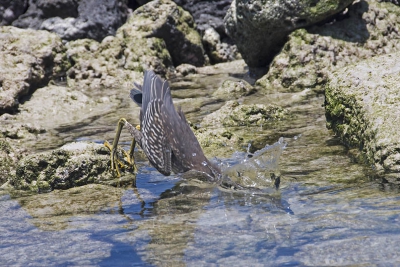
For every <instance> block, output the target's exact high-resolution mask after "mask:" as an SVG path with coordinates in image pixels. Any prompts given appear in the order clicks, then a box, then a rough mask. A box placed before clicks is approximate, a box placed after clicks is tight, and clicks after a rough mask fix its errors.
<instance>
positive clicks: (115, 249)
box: [91, 230, 152, 267]
mask: <svg viewBox="0 0 400 267" xmlns="http://www.w3.org/2000/svg"><path fill="white" fill-rule="evenodd" d="M121 232H126V233H127V234H128V233H129V232H128V231H127V230H123V231H121ZM116 234H117V233H116V232H115V231H112V232H110V233H109V234H107V233H104V232H101V235H99V234H97V233H94V234H92V235H91V238H92V239H94V240H99V241H101V242H107V243H108V244H113V246H112V248H111V250H110V253H111V254H110V256H109V257H108V258H105V259H102V261H100V262H98V263H96V265H97V266H104V267H106V266H107V267H108V266H152V265H150V264H149V263H147V262H144V261H143V260H142V258H141V256H140V255H138V253H137V252H136V251H135V246H134V245H133V244H131V243H125V242H119V241H116V240H114V239H108V238H107V237H108V236H111V237H113V236H115V235H116ZM144 242H145V241H144Z"/></svg>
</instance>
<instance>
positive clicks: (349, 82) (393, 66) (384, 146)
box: [326, 53, 400, 182]
mask: <svg viewBox="0 0 400 267" xmlns="http://www.w3.org/2000/svg"><path fill="white" fill-rule="evenodd" d="M399 58H400V53H394V54H389V55H384V56H379V57H375V58H372V59H368V60H365V61H361V62H359V63H358V64H356V65H353V66H349V67H346V68H343V69H341V70H339V71H337V72H335V73H334V74H333V75H332V78H331V80H330V82H329V84H328V86H327V87H326V118H327V126H328V128H332V129H333V131H334V132H335V133H336V134H337V135H338V136H339V137H340V138H341V140H342V141H343V142H344V143H345V144H346V145H347V146H349V147H351V148H356V149H359V150H360V151H362V152H363V153H364V155H365V158H366V160H367V162H369V163H371V164H372V165H373V166H374V167H375V168H376V169H377V170H378V171H379V172H381V173H384V174H386V175H385V177H387V178H390V177H392V178H393V177H394V181H393V182H398V181H400V152H399V151H400V131H399V127H398V126H399V125H400V63H399Z"/></svg>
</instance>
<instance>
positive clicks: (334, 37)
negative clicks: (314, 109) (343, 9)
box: [256, 1, 400, 93]
mask: <svg viewBox="0 0 400 267" xmlns="http://www.w3.org/2000/svg"><path fill="white" fill-rule="evenodd" d="M399 23H400V8H399V7H398V6H395V5H393V4H391V3H377V2H373V1H370V2H365V1H360V2H356V3H354V4H353V5H352V6H350V7H349V8H348V12H347V13H346V14H343V15H341V16H339V17H337V20H336V21H333V22H331V23H328V24H325V25H322V26H315V27H312V28H309V29H307V30H305V29H300V30H296V31H294V32H293V33H292V34H290V35H289V40H288V42H287V43H286V44H285V46H284V47H283V49H282V51H281V52H280V53H279V54H278V55H277V56H276V57H275V59H274V61H273V62H272V63H271V65H270V69H269V72H268V73H267V74H266V75H265V76H264V77H262V78H261V79H259V80H258V81H257V83H256V85H259V86H261V87H262V88H264V90H265V92H266V93H268V92H273V91H280V92H288V91H289V92H293V91H301V90H304V89H308V88H311V89H313V90H315V91H317V92H318V91H319V92H322V91H323V90H324V85H325V84H326V82H327V80H328V77H329V74H330V73H331V72H333V71H335V70H338V69H341V68H343V67H344V66H347V65H349V64H354V63H356V62H358V61H360V60H362V59H367V58H370V57H372V56H375V55H380V54H387V53H391V52H395V51H399V50H400V42H399V41H398V40H399V38H400V31H399V26H398V25H399Z"/></svg>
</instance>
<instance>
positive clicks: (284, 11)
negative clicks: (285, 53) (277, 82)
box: [225, 0, 353, 68]
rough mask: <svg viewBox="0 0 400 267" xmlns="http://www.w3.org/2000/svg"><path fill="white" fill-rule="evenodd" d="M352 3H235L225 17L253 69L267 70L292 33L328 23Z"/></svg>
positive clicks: (337, 0) (338, 0)
mask: <svg viewBox="0 0 400 267" xmlns="http://www.w3.org/2000/svg"><path fill="white" fill-rule="evenodd" d="M351 2H353V0H335V1H308V0H307V1H305V0H296V1H284V0H274V1H269V2H265V1H262V0H256V1H247V0H233V2H232V4H231V7H230V9H229V10H228V12H227V14H226V17H225V27H226V30H227V33H228V35H229V36H230V37H231V38H232V39H233V40H234V41H235V43H236V44H237V47H238V49H239V52H240V53H241V54H242V56H243V59H244V60H245V61H246V63H247V64H248V65H249V67H251V68H257V67H265V66H267V65H268V64H270V63H271V61H272V59H273V58H274V56H275V55H276V54H277V53H278V52H279V50H280V49H281V48H282V46H283V45H284V43H285V41H286V39H287V35H288V34H289V33H290V32H292V31H293V30H295V29H298V28H301V27H306V26H309V25H312V24H315V23H317V22H319V21H322V20H325V19H327V18H329V17H330V16H332V15H334V14H336V13H338V12H340V11H342V10H343V9H344V8H345V7H346V6H348V5H349V4H351Z"/></svg>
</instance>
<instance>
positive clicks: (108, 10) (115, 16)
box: [12, 0, 128, 41]
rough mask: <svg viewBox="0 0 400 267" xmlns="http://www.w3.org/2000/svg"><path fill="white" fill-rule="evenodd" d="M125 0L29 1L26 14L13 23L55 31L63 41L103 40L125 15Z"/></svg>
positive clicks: (113, 31) (114, 30)
mask: <svg viewBox="0 0 400 267" xmlns="http://www.w3.org/2000/svg"><path fill="white" fill-rule="evenodd" d="M127 15H128V7H127V5H126V1H123V0H113V1H108V0H107V1H95V0H81V1H73V0H71V1H67V0H57V1H45V0H36V1H34V0H30V1H29V8H28V10H27V11H26V13H25V14H23V15H21V16H20V17H19V18H18V19H17V20H15V21H14V22H13V23H12V25H13V26H16V27H19V28H32V29H43V30H48V31H52V32H55V33H57V34H58V35H60V37H61V38H62V39H64V40H76V39H81V38H90V39H94V40H98V41H100V40H102V39H103V38H104V37H106V36H108V35H114V34H115V32H116V30H117V29H118V27H120V26H121V25H122V24H123V23H124V22H125V21H126V18H127Z"/></svg>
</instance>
